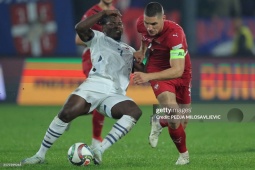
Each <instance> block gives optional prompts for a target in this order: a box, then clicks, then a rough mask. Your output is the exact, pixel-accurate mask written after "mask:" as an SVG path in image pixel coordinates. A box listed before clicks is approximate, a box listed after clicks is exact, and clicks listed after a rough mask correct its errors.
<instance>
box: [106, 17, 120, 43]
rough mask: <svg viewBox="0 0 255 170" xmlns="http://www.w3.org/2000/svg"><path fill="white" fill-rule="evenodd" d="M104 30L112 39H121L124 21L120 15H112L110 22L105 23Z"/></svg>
mask: <svg viewBox="0 0 255 170" xmlns="http://www.w3.org/2000/svg"><path fill="white" fill-rule="evenodd" d="M104 32H105V34H106V35H107V36H109V37H111V38H112V39H114V40H116V41H119V40H120V39H121V35H122V33H123V23H122V21H121V18H120V17H119V16H117V17H115V16H111V17H110V19H109V20H108V22H107V23H106V24H105V25H104Z"/></svg>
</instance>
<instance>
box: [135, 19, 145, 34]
mask: <svg viewBox="0 0 255 170" xmlns="http://www.w3.org/2000/svg"><path fill="white" fill-rule="evenodd" d="M136 28H137V31H138V32H139V33H144V32H145V33H146V32H147V31H146V29H145V26H144V24H143V16H140V17H138V19H137V21H136Z"/></svg>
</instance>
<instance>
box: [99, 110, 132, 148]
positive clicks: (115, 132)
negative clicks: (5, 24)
mask: <svg viewBox="0 0 255 170" xmlns="http://www.w3.org/2000/svg"><path fill="white" fill-rule="evenodd" d="M135 123H136V120H135V119H134V118H133V117H131V116H128V115H123V116H122V117H121V118H120V119H119V120H118V121H117V122H116V123H115V124H114V125H113V127H112V129H111V131H110V132H109V133H108V135H107V136H106V137H105V138H104V140H103V142H102V144H101V148H100V150H101V151H102V153H103V152H104V151H105V150H106V149H108V148H109V147H110V146H112V145H113V144H114V143H115V142H117V141H118V140H119V139H121V137H123V136H125V135H126V134H127V133H128V132H129V131H130V130H131V129H132V127H133V126H134V125H135Z"/></svg>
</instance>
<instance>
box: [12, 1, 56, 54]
mask: <svg viewBox="0 0 255 170" xmlns="http://www.w3.org/2000/svg"><path fill="white" fill-rule="evenodd" d="M53 13H54V12H53V5H52V3H51V2H40V3H37V2H34V1H29V2H28V3H26V4H25V3H22V4H14V5H12V6H11V8H10V14H11V25H12V27H11V33H12V37H13V39H14V44H15V48H16V50H17V52H18V53H19V54H26V55H28V54H30V55H33V56H40V55H42V54H51V53H53V52H54V50H55V48H56V44H57V41H56V40H57V37H56V31H57V24H56V22H55V18H54V15H53Z"/></svg>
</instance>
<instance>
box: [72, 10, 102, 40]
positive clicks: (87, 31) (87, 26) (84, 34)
mask: <svg viewBox="0 0 255 170" xmlns="http://www.w3.org/2000/svg"><path fill="white" fill-rule="evenodd" d="M104 15H105V11H101V12H99V13H97V14H95V15H92V16H90V17H88V18H86V19H85V20H83V21H80V22H79V23H78V24H76V26H75V30H76V32H77V34H78V36H79V37H80V39H81V40H82V41H83V42H87V41H89V40H91V39H92V38H93V37H94V32H93V31H92V30H91V27H92V26H93V25H94V24H96V23H97V22H98V21H99V20H100V19H101V18H102V17H103V16H104Z"/></svg>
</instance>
